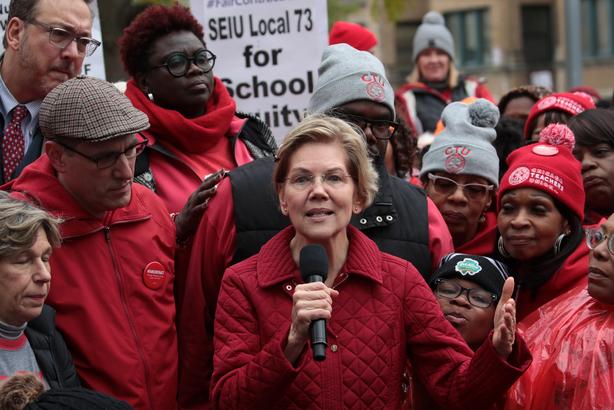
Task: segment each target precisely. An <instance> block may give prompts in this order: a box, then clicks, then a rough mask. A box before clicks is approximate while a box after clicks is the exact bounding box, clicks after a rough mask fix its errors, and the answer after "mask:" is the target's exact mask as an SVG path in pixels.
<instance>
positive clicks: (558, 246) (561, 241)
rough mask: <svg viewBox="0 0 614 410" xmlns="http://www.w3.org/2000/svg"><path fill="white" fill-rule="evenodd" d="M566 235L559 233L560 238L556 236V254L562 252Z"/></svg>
mask: <svg viewBox="0 0 614 410" xmlns="http://www.w3.org/2000/svg"><path fill="white" fill-rule="evenodd" d="M565 236H567V235H566V234H564V233H562V234H560V235H559V237H558V238H556V241H554V254H555V255H558V254H559V252H561V245H562V244H563V240H564V239H565Z"/></svg>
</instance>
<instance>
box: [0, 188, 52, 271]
mask: <svg viewBox="0 0 614 410" xmlns="http://www.w3.org/2000/svg"><path fill="white" fill-rule="evenodd" d="M59 223H60V220H59V219H57V218H54V217H53V216H51V215H49V214H48V213H47V212H45V211H43V210H42V209H40V208H37V207H36V206H34V205H32V204H30V203H28V202H25V201H21V200H19V199H15V198H13V197H11V196H10V195H9V194H8V192H5V191H0V259H3V258H6V257H8V256H10V255H14V254H15V253H18V252H21V251H23V250H26V249H29V248H30V247H31V246H32V245H34V241H35V240H36V234H37V233H38V230H39V229H40V228H43V229H44V230H45V233H46V234H47V240H48V241H49V243H50V244H51V246H53V247H55V248H57V247H58V246H60V242H61V236H60V228H59Z"/></svg>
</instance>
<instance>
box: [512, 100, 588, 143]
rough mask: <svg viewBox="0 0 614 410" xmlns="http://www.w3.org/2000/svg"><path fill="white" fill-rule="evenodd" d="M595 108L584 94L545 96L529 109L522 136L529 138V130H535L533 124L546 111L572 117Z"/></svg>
mask: <svg viewBox="0 0 614 410" xmlns="http://www.w3.org/2000/svg"><path fill="white" fill-rule="evenodd" d="M591 108H595V102H594V101H593V99H592V98H591V97H590V96H589V95H587V94H585V93H554V94H550V95H547V96H545V97H544V98H542V99H541V100H539V101H538V102H536V103H535V104H533V107H531V111H529V116H528V117H527V120H526V122H525V123H524V136H525V138H526V139H530V138H531V134H530V132H529V131H530V130H531V131H532V130H533V129H535V125H534V124H533V122H534V121H535V119H537V117H539V116H540V115H541V114H542V113H544V112H546V111H563V112H566V113H568V114H570V115H572V116H574V115H578V114H580V113H581V112H583V111H585V110H588V109H591Z"/></svg>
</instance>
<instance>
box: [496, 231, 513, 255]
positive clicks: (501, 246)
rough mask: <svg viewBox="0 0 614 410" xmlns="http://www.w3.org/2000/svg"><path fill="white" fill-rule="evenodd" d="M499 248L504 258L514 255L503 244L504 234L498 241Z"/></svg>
mask: <svg viewBox="0 0 614 410" xmlns="http://www.w3.org/2000/svg"><path fill="white" fill-rule="evenodd" d="M497 249H498V250H499V253H500V254H501V256H503V257H504V258H510V257H511V256H512V255H510V253H509V252H508V251H507V249H505V246H503V237H502V236H500V237H499V240H498V241H497Z"/></svg>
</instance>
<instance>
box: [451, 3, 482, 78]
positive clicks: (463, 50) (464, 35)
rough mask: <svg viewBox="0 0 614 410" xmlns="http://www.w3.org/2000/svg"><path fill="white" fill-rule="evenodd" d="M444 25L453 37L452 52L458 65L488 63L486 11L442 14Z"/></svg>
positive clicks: (472, 65)
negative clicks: (444, 20)
mask: <svg viewBox="0 0 614 410" xmlns="http://www.w3.org/2000/svg"><path fill="white" fill-rule="evenodd" d="M444 17H445V19H446V26H447V27H448V29H449V30H450V32H451V33H452V37H453V38H454V53H455V54H456V59H455V61H456V64H457V66H459V67H475V66H483V65H485V64H488V62H489V59H490V55H489V50H490V47H489V38H488V34H487V33H488V26H489V22H488V11H487V10H486V9H478V10H465V11H457V12H452V13H446V14H445V15H444Z"/></svg>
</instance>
